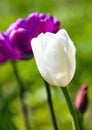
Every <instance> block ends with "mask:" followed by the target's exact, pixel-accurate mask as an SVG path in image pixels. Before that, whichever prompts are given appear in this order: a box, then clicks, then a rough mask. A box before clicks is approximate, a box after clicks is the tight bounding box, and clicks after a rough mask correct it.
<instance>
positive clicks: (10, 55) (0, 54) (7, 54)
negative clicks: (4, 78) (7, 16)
mask: <svg viewBox="0 0 92 130" xmlns="http://www.w3.org/2000/svg"><path fill="white" fill-rule="evenodd" d="M8 43H9V42H8V37H7V36H6V35H5V34H4V33H1V32H0V63H4V62H5V61H7V60H18V59H20V57H19V56H18V55H17V54H16V52H14V51H13V49H12V48H11V46H10V45H9V44H8Z"/></svg>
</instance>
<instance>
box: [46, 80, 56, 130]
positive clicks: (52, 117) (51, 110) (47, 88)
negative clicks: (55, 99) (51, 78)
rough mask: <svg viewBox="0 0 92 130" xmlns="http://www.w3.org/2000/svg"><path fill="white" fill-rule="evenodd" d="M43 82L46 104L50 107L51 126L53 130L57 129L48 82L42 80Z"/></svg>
mask: <svg viewBox="0 0 92 130" xmlns="http://www.w3.org/2000/svg"><path fill="white" fill-rule="evenodd" d="M44 83H45V87H46V92H47V97H48V105H49V109H50V114H51V119H52V124H53V128H54V130H58V126H57V122H56V118H55V113H54V109H53V103H52V99H51V91H50V88H49V84H48V83H47V82H46V81H44Z"/></svg>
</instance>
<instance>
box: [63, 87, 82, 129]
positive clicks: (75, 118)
mask: <svg viewBox="0 0 92 130" xmlns="http://www.w3.org/2000/svg"><path fill="white" fill-rule="evenodd" d="M61 89H62V92H63V94H64V97H65V99H66V102H67V105H68V108H69V111H70V114H71V116H72V118H73V122H74V126H73V129H74V130H83V129H81V128H82V127H81V124H80V121H79V119H78V115H77V112H76V110H75V109H74V107H73V105H72V102H71V99H70V96H69V93H68V91H67V88H66V87H61Z"/></svg>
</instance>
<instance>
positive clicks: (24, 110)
mask: <svg viewBox="0 0 92 130" xmlns="http://www.w3.org/2000/svg"><path fill="white" fill-rule="evenodd" d="M12 67H13V71H14V74H15V77H16V80H17V83H18V85H19V97H20V102H21V109H22V113H23V117H24V123H25V129H26V130H30V123H29V119H28V109H27V106H26V104H25V102H24V92H25V87H24V84H23V82H22V80H21V78H20V76H19V73H18V69H17V66H16V62H12Z"/></svg>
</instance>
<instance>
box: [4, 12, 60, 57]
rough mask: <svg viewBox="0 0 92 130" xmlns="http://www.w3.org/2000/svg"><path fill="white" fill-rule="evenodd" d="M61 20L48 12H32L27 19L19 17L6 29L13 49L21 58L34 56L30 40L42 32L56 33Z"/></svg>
mask: <svg viewBox="0 0 92 130" xmlns="http://www.w3.org/2000/svg"><path fill="white" fill-rule="evenodd" d="M59 28H60V22H59V21H58V20H57V19H56V18H55V17H53V16H49V15H48V14H39V13H32V14H30V15H29V16H28V18H27V19H18V20H17V21H16V22H15V23H13V24H11V25H10V27H9V28H8V29H7V31H6V35H7V36H8V41H9V44H10V46H11V47H12V49H14V51H16V54H17V55H18V56H19V57H20V59H30V58H31V57H32V56H33V53H32V48H31V46H30V42H31V40H32V38H34V37H36V36H37V35H38V34H40V33H42V32H43V33H45V32H53V33H56V32H57V31H58V30H59Z"/></svg>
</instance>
